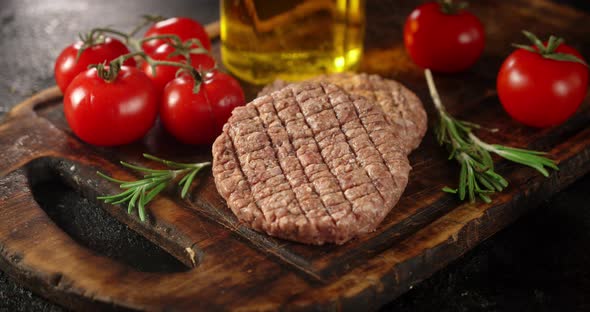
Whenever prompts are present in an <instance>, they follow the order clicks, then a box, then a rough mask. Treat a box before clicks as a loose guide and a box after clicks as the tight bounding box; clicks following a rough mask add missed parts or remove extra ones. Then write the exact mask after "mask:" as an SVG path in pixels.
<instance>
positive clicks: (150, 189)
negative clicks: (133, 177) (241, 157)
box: [96, 154, 211, 222]
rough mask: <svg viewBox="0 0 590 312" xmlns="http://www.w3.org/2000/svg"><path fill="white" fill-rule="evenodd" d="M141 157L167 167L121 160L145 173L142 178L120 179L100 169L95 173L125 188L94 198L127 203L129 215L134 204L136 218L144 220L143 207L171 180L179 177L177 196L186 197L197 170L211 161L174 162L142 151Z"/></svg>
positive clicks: (123, 163) (128, 166)
mask: <svg viewBox="0 0 590 312" xmlns="http://www.w3.org/2000/svg"><path fill="white" fill-rule="evenodd" d="M143 157H145V158H147V159H150V160H153V161H156V162H159V163H162V164H164V165H166V167H168V169H150V168H146V167H141V166H136V165H133V164H130V163H127V162H124V161H121V165H123V166H125V167H127V168H130V169H133V170H135V171H139V172H143V173H145V175H144V176H143V179H139V180H137V181H122V180H118V179H115V178H112V177H109V176H107V175H106V174H104V173H102V172H100V171H97V172H96V173H97V174H98V175H99V176H101V177H102V178H104V179H106V180H108V181H111V182H114V183H117V184H119V187H120V188H121V189H123V190H124V191H122V192H121V193H118V194H114V195H106V196H99V197H97V198H98V199H100V200H104V202H105V203H107V204H113V205H119V204H124V203H127V213H129V214H131V213H132V212H133V210H134V208H136V207H137V210H138V213H139V218H140V219H141V221H142V222H144V221H145V219H146V212H145V207H146V206H147V204H148V203H149V202H150V201H151V200H152V199H154V197H156V195H158V194H159V193H160V192H161V191H163V190H164V189H165V188H166V187H167V186H168V185H169V184H170V183H171V182H172V181H174V180H176V179H177V178H179V177H182V178H180V180H179V181H178V186H179V187H180V188H181V191H180V197H181V198H185V197H186V194H187V193H188V190H189V188H190V186H191V184H192V183H193V180H194V179H195V177H196V176H197V174H198V173H199V171H201V169H203V168H204V167H207V166H209V165H210V164H211V163H210V162H202V163H194V164H185V163H177V162H173V161H170V160H165V159H161V158H158V157H156V156H153V155H149V154H143Z"/></svg>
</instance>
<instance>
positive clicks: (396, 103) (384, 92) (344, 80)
mask: <svg viewBox="0 0 590 312" xmlns="http://www.w3.org/2000/svg"><path fill="white" fill-rule="evenodd" d="M314 80H318V81H327V82H329V83H332V84H335V85H337V86H339V87H341V88H343V89H344V90H345V91H347V92H349V93H351V94H354V95H360V96H364V97H365V98H367V99H368V100H369V101H371V102H373V103H377V104H379V105H380V106H381V107H382V108H383V110H384V111H385V114H386V116H387V119H388V120H389V122H390V123H391V124H392V125H393V127H394V129H395V132H396V134H397V136H399V137H401V138H402V139H403V140H404V142H405V145H404V147H403V148H404V150H405V151H406V152H407V153H408V154H409V153H410V152H411V151H413V150H414V149H416V148H417V147H418V146H419V145H420V142H421V141H422V138H423V137H424V134H425V133H426V129H427V127H428V125H427V123H428V119H427V116H426V112H425V111H424V107H423V106H422V102H421V101H420V99H419V98H418V97H417V96H416V94H414V93H413V92H412V91H410V90H408V89H407V88H406V87H404V86H403V85H402V84H401V83H399V82H397V81H394V80H389V79H384V78H381V77H380V76H377V75H368V74H364V73H361V74H354V73H340V74H332V75H322V76H318V77H316V78H314ZM287 84H288V83H287V82H285V81H282V80H276V81H275V82H273V83H271V84H269V85H267V86H266V87H265V88H264V89H262V91H260V93H259V94H258V95H259V96H260V95H265V94H269V93H271V92H273V91H276V90H279V89H282V88H283V87H285V86H286V85H287Z"/></svg>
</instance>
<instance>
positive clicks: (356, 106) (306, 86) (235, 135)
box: [212, 82, 410, 245]
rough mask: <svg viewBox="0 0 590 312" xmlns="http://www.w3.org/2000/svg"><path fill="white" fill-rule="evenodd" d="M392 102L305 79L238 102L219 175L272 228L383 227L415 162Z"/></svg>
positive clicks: (283, 234)
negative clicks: (389, 111)
mask: <svg viewBox="0 0 590 312" xmlns="http://www.w3.org/2000/svg"><path fill="white" fill-rule="evenodd" d="M395 131H396V130H395V128H394V127H393V126H392V125H391V124H390V123H389V122H388V121H387V120H386V117H385V114H384V112H383V109H382V108H381V107H380V106H378V105H374V104H373V103H371V102H369V101H368V100H367V99H365V98H364V97H361V96H357V95H351V94H349V93H347V92H346V91H344V90H342V89H340V88H339V87H337V86H335V85H332V84H329V83H327V82H303V83H297V84H290V85H288V86H285V87H284V88H282V89H280V90H278V91H275V92H272V93H270V94H267V95H263V96H261V97H259V98H257V99H255V100H254V101H252V102H250V103H248V104H247V105H246V106H243V107H238V108H236V109H234V111H233V113H232V116H231V117H230V118H229V120H228V122H227V123H226V124H225V126H224V128H223V133H222V134H221V135H220V136H219V137H218V138H217V140H216V141H215V143H214V144H213V169H212V170H213V175H214V177H215V184H216V186H217V189H218V191H219V193H220V194H221V196H222V197H223V198H224V199H225V200H226V201H227V205H228V206H229V207H230V208H231V210H232V211H233V212H234V214H235V215H236V216H237V217H238V219H239V220H240V221H241V222H243V223H245V224H247V225H248V226H250V227H251V228H253V229H255V230H257V231H262V232H266V233H268V234H269V235H272V236H276V237H280V238H284V239H289V240H293V241H298V242H302V243H308V244H317V245H321V244H324V243H328V242H329V243H338V244H342V243H344V242H346V241H348V240H350V239H351V238H353V237H355V236H357V235H359V234H361V233H366V232H370V231H373V230H375V228H376V227H377V225H378V224H379V223H380V222H381V221H382V220H383V218H384V217H385V216H386V215H387V213H388V212H389V211H390V210H391V209H392V208H393V206H394V205H395V204H396V203H397V201H398V200H399V198H400V196H401V193H402V192H403V190H404V189H405V187H406V184H407V181H408V173H409V171H410V165H409V163H408V159H407V156H406V152H405V150H404V148H405V142H404V141H403V140H402V141H400V140H399V139H398V138H397V137H396V133H395Z"/></svg>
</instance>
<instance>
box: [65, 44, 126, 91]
mask: <svg viewBox="0 0 590 312" xmlns="http://www.w3.org/2000/svg"><path fill="white" fill-rule="evenodd" d="M82 45H83V42H82V41H79V42H76V43H74V44H72V45H70V46H68V47H67V48H65V49H64V50H63V51H62V52H61V54H60V55H59V56H58V57H57V59H56V60H55V68H54V75H55V81H56V82H57V85H58V86H59V89H60V90H61V92H65V91H66V89H67V87H68V85H69V84H70V82H72V80H73V79H74V78H75V77H76V76H77V75H78V74H79V73H81V72H83V71H85V70H86V69H88V65H91V64H98V63H102V62H105V61H106V62H110V61H112V60H113V59H115V58H117V57H119V56H121V55H123V54H127V53H129V49H127V47H126V46H125V45H124V44H123V43H122V42H121V41H119V40H117V39H115V38H111V37H106V38H105V41H104V43H101V44H97V45H94V46H91V47H89V48H87V49H85V50H84V51H83V52H82V54H81V55H80V58H79V59H78V62H76V56H77V55H78V51H79V50H80V48H81V47H82ZM125 65H127V66H135V61H134V60H133V59H132V58H131V59H128V60H127V61H126V62H125Z"/></svg>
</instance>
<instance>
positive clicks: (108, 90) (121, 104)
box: [64, 66, 158, 146]
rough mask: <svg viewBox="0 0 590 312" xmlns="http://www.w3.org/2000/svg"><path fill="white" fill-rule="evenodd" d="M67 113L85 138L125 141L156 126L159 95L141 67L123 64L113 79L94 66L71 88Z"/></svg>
mask: <svg viewBox="0 0 590 312" xmlns="http://www.w3.org/2000/svg"><path fill="white" fill-rule="evenodd" d="M64 113H65V116H66V120H67V121H68V124H69V125H70V128H71V129H72V130H73V131H74V133H75V134H76V135H77V136H78V137H79V138H80V139H82V140H83V141H85V142H87V143H90V144H94V145H99V146H115V145H122V144H127V143H131V142H133V141H135V140H137V139H139V138H141V137H143V136H144V135H145V134H146V133H147V132H148V130H149V129H150V128H151V127H152V125H153V124H154V121H155V120H156V115H157V113H158V102H157V95H156V91H155V90H154V88H153V85H152V82H151V81H150V79H149V78H148V77H147V76H146V75H145V74H144V73H142V72H141V71H140V70H139V69H137V68H134V67H128V66H122V67H121V70H120V71H119V74H118V76H117V77H116V78H115V80H114V81H112V82H106V81H105V80H103V79H102V78H100V77H99V76H98V74H97V70H96V68H91V69H88V70H86V71H85V72H83V73H81V74H79V75H78V76H76V78H74V80H73V81H72V83H71V84H70V86H69V87H68V88H67V90H66V92H65V94H64Z"/></svg>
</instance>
